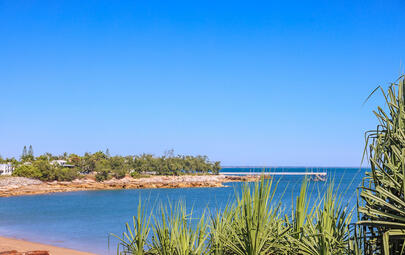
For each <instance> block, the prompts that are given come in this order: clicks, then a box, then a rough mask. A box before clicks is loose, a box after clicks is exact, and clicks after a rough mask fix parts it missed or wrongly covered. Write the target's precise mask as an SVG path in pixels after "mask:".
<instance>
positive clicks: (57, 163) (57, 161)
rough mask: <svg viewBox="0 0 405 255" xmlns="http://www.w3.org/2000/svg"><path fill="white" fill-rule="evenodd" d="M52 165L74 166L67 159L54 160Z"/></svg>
mask: <svg viewBox="0 0 405 255" xmlns="http://www.w3.org/2000/svg"><path fill="white" fill-rule="evenodd" d="M51 165H59V166H61V167H74V165H69V164H68V163H67V161H66V160H62V159H58V160H52V161H51Z"/></svg>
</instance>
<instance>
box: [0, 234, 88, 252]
mask: <svg viewBox="0 0 405 255" xmlns="http://www.w3.org/2000/svg"><path fill="white" fill-rule="evenodd" d="M7 251H17V252H21V253H24V252H28V251H47V252H49V254H52V255H96V253H91V252H85V251H78V250H74V249H69V248H63V247H58V246H53V245H48V244H43V243H38V242H31V241H26V240H23V239H17V238H11V237H4V236H0V253H3V252H7ZM6 254H7V253H6Z"/></svg>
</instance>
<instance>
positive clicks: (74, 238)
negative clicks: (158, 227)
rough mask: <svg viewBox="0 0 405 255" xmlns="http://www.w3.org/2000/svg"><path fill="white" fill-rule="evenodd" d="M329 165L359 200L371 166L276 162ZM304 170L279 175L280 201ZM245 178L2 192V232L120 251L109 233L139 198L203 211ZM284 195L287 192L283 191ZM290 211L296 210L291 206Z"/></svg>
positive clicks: (317, 186)
mask: <svg viewBox="0 0 405 255" xmlns="http://www.w3.org/2000/svg"><path fill="white" fill-rule="evenodd" d="M309 170H315V171H319V172H322V171H326V172H327V173H328V177H329V179H335V183H336V185H338V184H340V188H339V191H338V192H342V194H344V201H346V202H348V203H349V204H350V207H351V208H354V207H355V205H356V188H357V186H358V184H359V183H360V182H361V179H362V177H363V176H364V172H365V170H364V169H362V170H359V169H358V168H316V169H309V168H272V169H271V171H274V172H281V171H284V172H305V171H309ZM222 171H223V172H251V171H256V172H261V171H263V169H262V168H253V169H252V168H225V169H223V170H222ZM302 179H303V177H302V176H282V177H281V176H277V177H275V180H276V181H277V182H278V189H277V195H276V196H277V198H276V200H277V201H281V202H282V205H283V208H284V209H285V210H288V209H289V208H290V207H291V204H292V201H293V199H294V197H295V196H296V195H297V194H298V191H299V185H300V184H301V182H302ZM241 186H242V183H228V184H227V187H223V188H181V189H140V190H113V191H80V192H68V193H56V194H46V195H35V196H20V197H10V198H0V235H1V236H9V237H17V238H22V239H26V240H30V241H37V242H43V243H47V244H52V245H56V246H61V247H68V248H73V249H78V250H83V251H90V252H94V253H98V254H116V242H115V240H114V239H111V238H110V245H108V243H109V242H108V235H109V233H115V234H120V233H122V231H123V230H124V224H125V223H126V222H128V221H131V219H132V216H133V215H135V214H136V210H137V206H138V201H139V199H140V198H141V199H142V200H145V204H146V206H147V207H148V208H149V209H151V208H153V207H155V208H156V206H157V205H159V204H160V203H168V202H170V203H172V204H174V203H176V202H177V201H184V202H185V203H186V205H187V206H188V208H191V207H192V208H193V211H194V213H195V214H197V215H201V214H202V212H203V211H204V210H210V211H215V210H221V208H223V206H224V205H225V204H226V203H227V202H228V201H232V200H233V199H234V198H235V192H239V191H240V189H241ZM324 186H325V183H324V182H311V185H310V190H311V191H312V193H313V195H317V194H318V193H319V192H322V189H323V188H324ZM283 193H284V195H283V196H282V194H283ZM287 213H290V212H288V211H287Z"/></svg>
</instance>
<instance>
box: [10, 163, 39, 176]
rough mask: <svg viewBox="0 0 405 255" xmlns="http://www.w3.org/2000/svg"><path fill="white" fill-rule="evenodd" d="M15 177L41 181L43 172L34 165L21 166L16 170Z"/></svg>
mask: <svg viewBox="0 0 405 255" xmlns="http://www.w3.org/2000/svg"><path fill="white" fill-rule="evenodd" d="M13 176H19V177H27V178H33V179H41V176H42V174H41V171H40V170H39V169H38V168H37V167H35V166H33V165H19V166H17V167H16V168H15V170H14V172H13Z"/></svg>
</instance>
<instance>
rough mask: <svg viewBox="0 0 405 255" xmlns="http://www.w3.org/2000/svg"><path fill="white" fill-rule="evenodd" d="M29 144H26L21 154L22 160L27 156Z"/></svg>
mask: <svg viewBox="0 0 405 255" xmlns="http://www.w3.org/2000/svg"><path fill="white" fill-rule="evenodd" d="M27 155H28V154H27V146H25V145H24V148H23V151H22V154H21V160H25V158H26V157H27Z"/></svg>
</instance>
